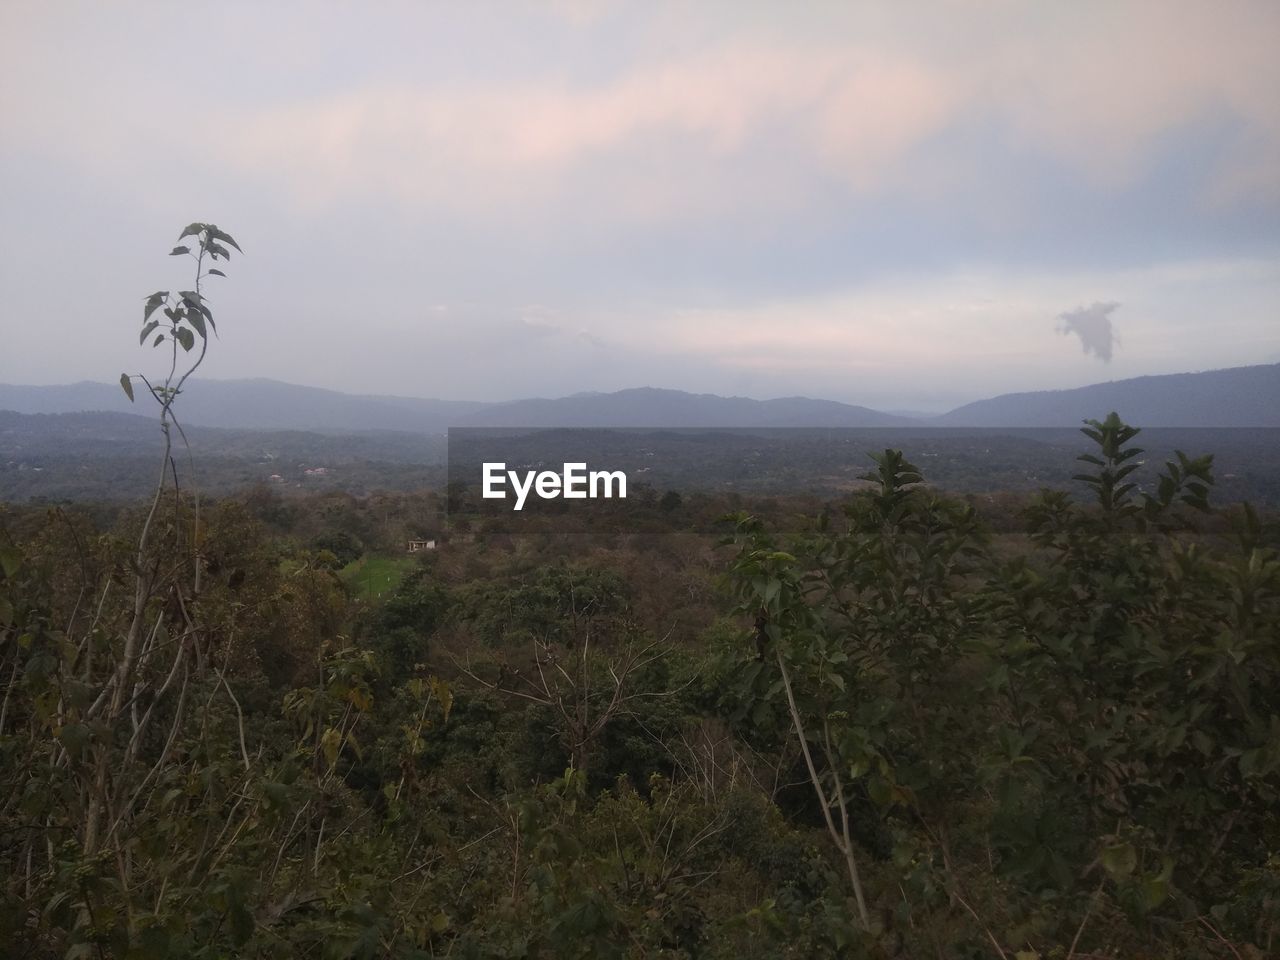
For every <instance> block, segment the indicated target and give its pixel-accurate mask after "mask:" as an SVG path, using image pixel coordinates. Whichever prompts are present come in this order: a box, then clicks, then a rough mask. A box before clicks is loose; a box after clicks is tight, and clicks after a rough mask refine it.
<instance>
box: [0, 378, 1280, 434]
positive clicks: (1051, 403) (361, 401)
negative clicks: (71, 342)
mask: <svg viewBox="0 0 1280 960" xmlns="http://www.w3.org/2000/svg"><path fill="white" fill-rule="evenodd" d="M186 394H187V396H186V397H184V402H183V404H182V407H181V409H182V413H183V420H184V422H185V423H187V424H190V425H198V426H204V427H223V428H231V429H255V430H307V431H315V432H321V433H344V434H347V433H353V432H362V431H370V430H380V431H399V432H406V433H417V434H423V433H426V434H438V433H443V432H445V431H446V430H447V429H448V428H450V427H687V428H692V427H726V428H742V427H832V428H834V427H912V426H934V427H937V426H945V427H1072V426H1078V425H1079V424H1080V422H1081V421H1082V420H1084V419H1086V418H1090V417H1102V416H1105V415H1106V414H1107V413H1108V412H1109V411H1111V410H1116V411H1119V412H1120V414H1121V415H1122V416H1123V417H1124V418H1125V419H1126V420H1127V421H1129V422H1130V423H1134V424H1137V425H1140V426H1144V427H1280V364H1266V365H1260V366H1249V367H1234V368H1231V369H1227V370H1213V371H1208V372H1204V373H1179V374H1168V375H1163V376H1148V377H1137V378H1133V379H1128V380H1115V381H1110V382H1107V383H1097V384H1092V385H1090V386H1085V387H1079V388H1076V389H1073V390H1045V391H1037V392H1032V393H1010V394H1004V395H1001V396H997V397H992V398H990V399H987V400H979V401H977V402H975V403H970V404H966V405H964V406H962V407H959V408H957V409H955V410H952V411H950V412H949V413H946V414H943V415H941V416H937V417H927V418H926V417H910V416H904V415H900V414H893V413H884V412H881V411H878V410H872V409H870V408H868V407H861V406H856V405H853V404H847V403H839V402H836V401H832V400H819V399H811V398H808V397H784V398H779V399H774V400H753V399H750V398H747V397H721V396H716V395H714V394H694V393H685V392H683V391H679V390H661V389H656V388H652V387H640V388H635V389H629V390H619V391H617V392H614V393H587V394H582V393H580V394H574V395H572V396H566V397H558V398H533V399H527V400H516V401H510V402H504V403H484V402H479V401H457V400H435V399H424V398H417V397H397V396H379V395H361V394H347V393H341V392H339V391H336V390H325V389H321V388H318V387H306V386H299V385H295V384H289V383H282V382H280V381H276V380H200V381H192V383H191V384H189V385H188V387H187V390H186ZM143 400H144V398H143V397H142V396H141V395H139V397H138V402H137V403H134V404H131V403H130V402H129V400H128V398H127V397H125V395H124V393H123V391H122V390H121V389H120V386H119V384H106V383H94V382H88V381H86V382H81V383H74V384H68V385H61V386H20V385H8V384H0V410H10V411H14V412H17V413H23V414H57V413H81V412H94V411H103V412H111V413H132V414H144V415H149V414H150V413H151V410H150V409H149V408H148V405H147V404H146V403H144V402H143Z"/></svg>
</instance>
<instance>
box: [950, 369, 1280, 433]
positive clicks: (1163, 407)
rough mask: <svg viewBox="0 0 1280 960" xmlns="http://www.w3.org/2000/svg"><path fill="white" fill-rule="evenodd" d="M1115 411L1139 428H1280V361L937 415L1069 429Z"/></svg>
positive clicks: (1018, 396) (964, 421) (965, 421)
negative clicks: (1083, 421) (1088, 419)
mask: <svg viewBox="0 0 1280 960" xmlns="http://www.w3.org/2000/svg"><path fill="white" fill-rule="evenodd" d="M1112 410H1115V411H1117V412H1118V413H1119V414H1120V415H1121V416H1122V417H1124V419H1125V420H1126V421H1127V422H1128V423H1132V424H1135V425H1136V426H1141V427H1280V363H1272V364H1266V365H1263V366H1256V367H1232V368H1230V369H1227V370H1211V371H1208V372H1206V373H1173V374H1166V375H1164V376H1154V377H1135V378H1133V379H1131V380H1113V381H1111V382H1110V383H1095V384H1092V385H1091V386H1087V387H1078V388H1076V389H1074V390H1041V391H1037V392H1034V393H1006V394H1004V395H1002V396H999V397H992V398H991V399H990V400H979V401H977V402H976V403H970V404H966V405H965V406H963V407H959V408H957V409H955V410H952V411H951V412H950V413H947V414H944V415H943V416H941V417H938V418H936V419H935V420H934V421H933V422H934V423H937V424H940V425H943V426H948V427H1069V426H1079V424H1080V421H1081V420H1084V419H1087V418H1101V417H1103V416H1105V415H1106V414H1107V413H1109V412H1110V411H1112Z"/></svg>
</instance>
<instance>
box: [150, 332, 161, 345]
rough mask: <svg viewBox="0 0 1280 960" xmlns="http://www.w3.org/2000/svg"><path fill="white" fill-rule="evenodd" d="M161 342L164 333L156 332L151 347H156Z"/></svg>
mask: <svg viewBox="0 0 1280 960" xmlns="http://www.w3.org/2000/svg"><path fill="white" fill-rule="evenodd" d="M162 343H164V334H163V333H157V334H156V338H155V341H154V342H152V344H151V346H153V347H158V346H160V344H162Z"/></svg>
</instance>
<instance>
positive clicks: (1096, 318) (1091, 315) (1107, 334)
mask: <svg viewBox="0 0 1280 960" xmlns="http://www.w3.org/2000/svg"><path fill="white" fill-rule="evenodd" d="M1119 306H1120V304H1118V303H1101V302H1099V303H1093V304H1091V305H1089V306H1087V307H1079V308H1077V309H1075V310H1068V311H1067V312H1066V313H1060V314H1058V319H1059V320H1061V321H1062V326H1060V327H1059V328H1058V332H1059V333H1061V334H1063V335H1064V336H1066V335H1069V334H1072V333H1074V334H1075V335H1076V336H1077V337H1079V338H1080V345H1081V346H1082V347H1084V352H1085V353H1092V354H1093V355H1094V356H1095V357H1097V358H1098V359H1099V360H1101V361H1102V362H1103V363H1110V362H1111V354H1112V350H1113V348H1114V347H1115V345H1116V344H1117V343H1119V342H1120V338H1119V337H1118V336H1117V335H1116V331H1115V327H1114V325H1113V324H1112V323H1111V314H1112V313H1114V312H1115V311H1116V309H1117V308H1118V307H1119Z"/></svg>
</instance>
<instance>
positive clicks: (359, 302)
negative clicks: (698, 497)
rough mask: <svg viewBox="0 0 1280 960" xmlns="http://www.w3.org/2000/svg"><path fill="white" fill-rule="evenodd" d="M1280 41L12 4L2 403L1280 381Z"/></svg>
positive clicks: (922, 21)
mask: <svg viewBox="0 0 1280 960" xmlns="http://www.w3.org/2000/svg"><path fill="white" fill-rule="evenodd" d="M1276 91H1280V4H1277V3H1274V2H1260V3H1249V2H1239V0H1233V2H1231V3H1220V2H1216V3H1199V2H1193V0H1176V2H1157V3H1123V2H1089V0H1085V2H1079V3H1070V4H1067V3H1055V4H1048V3H1044V4H1037V3H1031V4H1028V3H1014V2H1004V0H973V2H964V3H961V2H934V3H927V2H920V3H912V4H887V3H885V4H858V3H838V4H837V3H830V4H824V3H820V2H814V3H805V4H789V3H768V4H765V3H760V4H755V3H750V2H743V0H739V2H735V3H715V2H702V3H698V4H688V3H682V4H678V3H672V4H667V3H662V2H655V0H649V2H636V3H612V2H604V0H601V2H590V0H561V2H548V3H541V4H535V3H523V2H519V0H507V2H484V0H477V2H475V3H465V4H461V3H452V2H450V3H446V2H440V3H428V2H416V3H393V2H376V0H374V2H368V3H359V4H357V3H336V2H334V3H325V2H320V0H313V2H306V3H290V2H285V0H273V2H271V3H257V2H255V3H248V2H243V3H242V2H236V0H224V2H219V3H215V4H172V3H161V2H153V3H131V2H127V0H113V2H112V3H109V4H103V3H87V2H86V3H71V2H57V0H45V2H25V0H4V2H3V4H0V223H2V224H3V229H2V230H0V382H8V383H44V384H48V383H67V382H73V381H77V380H99V381H111V380H115V379H116V378H117V377H118V376H119V374H120V372H121V371H129V372H143V373H146V372H148V371H151V370H154V369H158V368H159V367H160V358H159V357H158V356H156V355H151V354H149V352H148V351H147V350H145V349H142V348H139V346H138V343H137V336H136V334H137V332H138V330H139V328H140V325H141V319H142V300H143V298H144V297H145V296H146V295H147V294H148V293H150V292H151V291H153V290H156V289H179V288H182V287H184V286H187V285H188V283H187V280H188V273H189V269H190V266H191V264H190V261H187V260H184V259H183V258H178V257H175V258H169V257H167V253H168V250H169V248H170V247H171V246H172V245H173V243H174V242H175V241H176V238H177V236H178V233H179V232H180V231H181V229H182V227H183V226H185V225H186V224H187V223H188V222H190V221H197V220H198V221H208V222H213V223H216V224H218V226H219V227H221V228H222V229H224V230H226V231H227V232H229V233H231V234H232V235H233V236H234V237H235V238H236V240H237V241H238V242H239V243H240V246H241V247H242V248H243V250H244V253H245V256H244V257H243V258H236V259H234V260H233V261H232V263H231V265H230V266H229V267H227V268H226V272H227V273H228V277H227V278H226V279H225V280H214V281H211V283H216V284H217V286H216V287H213V286H210V287H208V288H207V290H208V292H209V294H210V296H211V297H212V303H213V308H214V311H215V314H216V316H217V318H218V330H219V335H220V339H219V340H218V341H217V342H215V343H214V344H213V347H212V349H211V351H210V356H209V359H208V360H207V362H206V364H205V367H204V368H203V370H202V373H203V375H205V376H209V377H216V378H220V379H229V378H239V377H271V378H274V379H278V380H285V381H290V382H294V383H305V384H309V385H314V386H322V387H330V388H334V389H339V390H344V391H348V392H356V393H384V394H402V395H410V396H430V397H442V398H450V399H475V400H506V399H515V398H519V397H526V396H562V395H566V394H571V393H577V392H582V391H594V390H617V389H622V388H626V387H635V386H656V387H668V388H675V389H682V390H691V391H695V392H707V393H720V394H733V395H742V396H752V397H757V398H768V397H775V396H792V395H806V396H817V397H824V398H829V399H835V400H842V401H846V402H851V403H860V404H864V405H867V406H872V407H877V408H880V409H891V410H918V411H940V410H945V409H949V408H951V407H954V406H957V405H959V404H962V403H965V402H968V401H971V400H975V399H979V398H981V397H986V396H991V395H994V394H997V393H1003V392H1009V391H1020V390H1034V389H1048V388H1057V387H1071V386H1079V385H1083V384H1087V383H1094V382H1099V381H1104V380H1113V379H1120V378H1124V377H1131V376H1140V375H1146V374H1158V373H1173V372H1182V371H1192V370H1205V369H1215V368H1221V367H1230V366H1240V365H1246V364H1253V363H1267V362H1277V361H1280V96H1277V95H1276Z"/></svg>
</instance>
